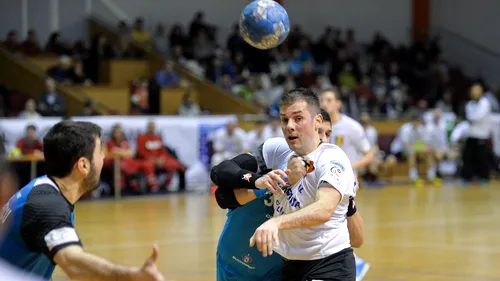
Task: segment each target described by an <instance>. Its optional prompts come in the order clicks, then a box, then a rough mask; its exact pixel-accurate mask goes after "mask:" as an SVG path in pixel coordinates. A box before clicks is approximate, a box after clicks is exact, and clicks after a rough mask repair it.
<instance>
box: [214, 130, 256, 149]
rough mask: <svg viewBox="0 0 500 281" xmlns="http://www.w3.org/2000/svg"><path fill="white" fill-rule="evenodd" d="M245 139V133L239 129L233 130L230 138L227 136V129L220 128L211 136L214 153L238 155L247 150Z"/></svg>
mask: <svg viewBox="0 0 500 281" xmlns="http://www.w3.org/2000/svg"><path fill="white" fill-rule="evenodd" d="M245 137H246V132H245V130H243V129H241V128H235V129H234V131H233V134H232V135H231V136H230V135H229V134H228V132H227V128H221V129H219V130H217V131H216V132H215V134H214V135H213V136H212V145H213V149H214V152H215V153H218V152H229V153H231V154H234V155H237V154H240V153H242V152H244V151H246V150H247V149H248V147H247V142H246V140H245Z"/></svg>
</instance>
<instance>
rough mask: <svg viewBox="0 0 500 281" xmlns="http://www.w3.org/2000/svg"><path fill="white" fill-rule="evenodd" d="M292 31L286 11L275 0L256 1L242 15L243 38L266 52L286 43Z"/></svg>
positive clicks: (241, 30) (241, 31)
mask: <svg viewBox="0 0 500 281" xmlns="http://www.w3.org/2000/svg"><path fill="white" fill-rule="evenodd" d="M289 31H290V21H289V19H288V14H287V12H286V10H285V9H284V8H283V7H282V6H281V5H280V4H278V3H277V2H275V1H273V0H255V1H252V2H251V3H250V4H248V5H247V6H246V7H245V9H243V12H242V13H241V19H240V33H241V37H243V39H244V40H245V41H246V42H247V43H248V44H250V45H251V46H253V47H255V48H257V49H261V50H266V49H271V48H274V47H276V46H278V45H279V44H281V43H283V41H285V39H286V37H287V36H288V32H289Z"/></svg>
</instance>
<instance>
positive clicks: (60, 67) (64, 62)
mask: <svg viewBox="0 0 500 281" xmlns="http://www.w3.org/2000/svg"><path fill="white" fill-rule="evenodd" d="M70 67H71V58H70V57H69V56H66V55H64V56H60V57H59V63H58V64H57V65H54V66H53V67H51V68H49V69H48V70H47V75H48V76H49V77H51V78H53V79H54V80H56V81H57V82H59V83H70V72H69V70H70Z"/></svg>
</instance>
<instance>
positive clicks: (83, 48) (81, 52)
mask: <svg viewBox="0 0 500 281" xmlns="http://www.w3.org/2000/svg"><path fill="white" fill-rule="evenodd" d="M89 52H90V50H89V48H88V46H87V42H85V41H82V40H78V41H76V42H75V44H74V45H73V60H74V61H77V60H80V61H85V60H86V59H87V58H88V57H89V54H90V53H89Z"/></svg>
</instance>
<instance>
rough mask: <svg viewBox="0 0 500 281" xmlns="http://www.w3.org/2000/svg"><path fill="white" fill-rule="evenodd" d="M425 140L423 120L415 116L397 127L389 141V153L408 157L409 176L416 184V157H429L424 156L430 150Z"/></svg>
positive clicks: (417, 174) (417, 177)
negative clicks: (395, 132) (393, 137)
mask: <svg viewBox="0 0 500 281" xmlns="http://www.w3.org/2000/svg"><path fill="white" fill-rule="evenodd" d="M426 141H427V138H426V129H425V126H424V121H423V119H421V118H418V117H415V119H414V120H413V121H411V122H408V123H405V124H403V125H402V126H401V128H399V130H398V133H397V135H396V138H395V139H394V140H393V141H392V143H391V153H393V154H394V155H397V154H402V155H403V156H404V157H406V158H407V159H408V164H409V168H410V169H409V171H408V173H409V178H410V180H411V181H414V182H416V183H417V184H419V183H420V180H419V173H418V169H417V159H422V158H424V159H429V158H426V157H427V155H428V154H429V152H430V150H428V146H427V144H426Z"/></svg>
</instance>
